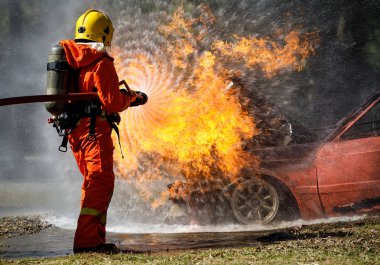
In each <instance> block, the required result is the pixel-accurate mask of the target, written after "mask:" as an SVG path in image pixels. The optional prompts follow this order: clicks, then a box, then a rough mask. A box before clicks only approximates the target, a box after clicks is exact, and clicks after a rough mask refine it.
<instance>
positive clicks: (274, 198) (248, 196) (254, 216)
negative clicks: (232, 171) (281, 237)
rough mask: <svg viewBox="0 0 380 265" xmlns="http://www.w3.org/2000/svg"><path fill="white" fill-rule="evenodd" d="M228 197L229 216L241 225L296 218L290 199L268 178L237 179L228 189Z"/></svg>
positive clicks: (278, 185) (284, 191)
mask: <svg viewBox="0 0 380 265" xmlns="http://www.w3.org/2000/svg"><path fill="white" fill-rule="evenodd" d="M229 197H230V199H229V201H230V207H231V210H232V214H233V216H234V218H235V219H236V220H237V221H238V222H240V223H242V224H258V225H265V224H269V223H273V222H277V221H284V220H286V221H287V220H290V219H296V218H297V217H298V208H297V207H294V204H293V203H294V202H293V200H292V198H293V197H292V196H291V195H290V194H289V192H288V190H287V189H286V187H284V186H283V185H281V184H280V183H279V182H278V181H276V180H275V179H273V178H270V177H268V178H257V177H255V178H249V179H241V180H239V181H237V182H236V183H235V184H234V185H233V188H232V189H230V192H229ZM290 217H293V218H290ZM294 217H295V218H294Z"/></svg>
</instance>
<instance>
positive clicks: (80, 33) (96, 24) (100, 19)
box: [75, 9, 114, 46]
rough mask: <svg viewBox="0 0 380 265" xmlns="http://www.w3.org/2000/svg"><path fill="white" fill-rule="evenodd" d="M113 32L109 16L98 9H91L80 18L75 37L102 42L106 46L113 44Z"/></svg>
mask: <svg viewBox="0 0 380 265" xmlns="http://www.w3.org/2000/svg"><path fill="white" fill-rule="evenodd" d="M113 32H114V28H113V26H112V21H111V20H110V19H109V17H107V16H106V15H105V14H103V13H102V12H100V11H98V10H94V9H90V10H87V11H86V12H85V13H84V14H83V15H81V16H80V17H79V18H78V20H77V23H76V26H75V39H76V40H90V41H96V42H102V43H104V45H105V46H111V41H112V36H113Z"/></svg>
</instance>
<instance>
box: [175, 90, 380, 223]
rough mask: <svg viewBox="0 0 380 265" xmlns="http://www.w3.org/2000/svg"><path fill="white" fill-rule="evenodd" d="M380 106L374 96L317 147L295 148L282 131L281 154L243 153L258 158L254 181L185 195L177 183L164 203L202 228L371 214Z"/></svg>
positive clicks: (246, 177) (379, 192)
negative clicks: (229, 222)
mask: <svg viewBox="0 0 380 265" xmlns="http://www.w3.org/2000/svg"><path fill="white" fill-rule="evenodd" d="M379 101H380V92H377V93H376V94H374V95H373V96H372V97H371V98H369V99H368V100H367V102H365V103H364V104H363V105H362V106H361V107H360V108H358V109H357V110H356V111H354V112H352V113H351V114H350V115H348V116H347V117H345V118H344V119H342V120H341V121H339V122H338V123H337V125H336V127H335V129H334V130H332V131H331V132H330V133H329V134H328V136H327V137H326V138H324V139H323V140H321V141H317V142H308V143H303V144H300V143H297V137H295V136H293V139H292V140H290V139H288V138H289V136H292V135H291V125H290V124H289V125H287V126H288V127H290V130H288V132H289V133H288V135H287V136H288V138H287V140H286V142H285V144H284V145H283V146H277V147H266V148H260V149H254V148H252V150H249V151H251V152H253V153H254V154H256V155H258V156H259V158H260V172H259V173H258V174H257V173H255V172H253V171H251V170H249V169H243V170H242V172H241V176H240V177H239V178H238V179H237V180H236V181H234V182H232V183H204V184H202V183H201V184H200V185H199V189H192V190H188V187H187V185H186V183H184V182H176V183H174V184H171V185H169V190H170V194H171V196H170V199H171V201H173V202H174V203H175V204H176V205H177V206H179V207H180V208H181V209H182V210H183V211H184V212H185V213H186V216H187V217H189V218H190V219H191V220H195V221H196V222H197V223H203V224H205V223H213V222H219V221H221V220H224V221H225V220H235V221H238V222H240V223H242V224H267V223H271V222H274V221H278V220H292V219H298V218H302V219H314V218H323V217H332V216H339V215H342V214H360V213H373V212H377V211H379V210H380V103H379ZM281 127H283V126H281ZM292 141H293V143H294V142H295V144H292ZM216 182H217V180H216ZM208 187H213V188H212V189H210V188H208ZM215 187H217V188H215Z"/></svg>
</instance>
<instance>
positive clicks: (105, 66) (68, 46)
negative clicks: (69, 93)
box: [60, 40, 132, 113]
mask: <svg viewBox="0 0 380 265" xmlns="http://www.w3.org/2000/svg"><path fill="white" fill-rule="evenodd" d="M60 44H61V45H62V47H63V49H64V50H65V53H66V58H67V62H68V63H69V65H70V66H71V67H72V68H74V69H78V68H80V75H79V91H78V92H97V93H98V97H99V99H100V102H101V104H102V106H103V109H104V110H105V111H106V112H108V113H111V112H122V111H124V110H125V109H126V108H128V106H129V104H130V102H131V99H132V97H131V96H129V95H126V94H122V93H121V92H120V90H119V79H118V77H117V74H116V70H115V66H114V65H113V58H112V57H111V56H109V55H108V53H106V52H102V51H98V50H95V49H92V48H90V47H88V46H87V45H78V44H76V43H75V42H74V41H72V40H63V41H61V42H60Z"/></svg>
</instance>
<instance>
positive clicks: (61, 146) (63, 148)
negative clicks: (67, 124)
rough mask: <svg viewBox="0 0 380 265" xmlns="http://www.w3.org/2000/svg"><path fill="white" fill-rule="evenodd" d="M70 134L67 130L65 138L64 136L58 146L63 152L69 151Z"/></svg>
mask: <svg viewBox="0 0 380 265" xmlns="http://www.w3.org/2000/svg"><path fill="white" fill-rule="evenodd" d="M68 135H69V134H68V133H67V132H65V134H64V135H63V138H62V143H61V145H60V146H59V147H58V150H59V151H61V152H67V143H68V141H69V138H68Z"/></svg>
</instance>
